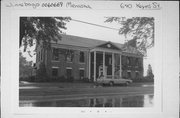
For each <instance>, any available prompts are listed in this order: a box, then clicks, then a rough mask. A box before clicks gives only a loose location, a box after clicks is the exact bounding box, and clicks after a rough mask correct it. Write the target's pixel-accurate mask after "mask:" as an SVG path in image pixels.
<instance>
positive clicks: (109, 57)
mask: <svg viewBox="0 0 180 118" xmlns="http://www.w3.org/2000/svg"><path fill="white" fill-rule="evenodd" d="M90 60H91V61H90V78H91V79H93V80H94V81H96V80H97V78H99V77H100V76H102V75H103V76H112V77H114V76H120V75H121V74H120V73H121V71H120V69H121V68H120V61H121V60H120V54H117V53H110V52H100V51H96V52H91V53H90Z"/></svg>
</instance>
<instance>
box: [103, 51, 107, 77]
mask: <svg viewBox="0 0 180 118" xmlns="http://www.w3.org/2000/svg"><path fill="white" fill-rule="evenodd" d="M105 73H106V67H105V52H103V75H104V76H106V75H105Z"/></svg>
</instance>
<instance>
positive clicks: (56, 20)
mask: <svg viewBox="0 0 180 118" xmlns="http://www.w3.org/2000/svg"><path fill="white" fill-rule="evenodd" d="M70 19H71V18H70V17H20V39H19V46H22V45H23V46H24V51H26V48H27V46H30V47H31V46H33V45H34V41H35V42H36V43H37V44H39V43H40V42H41V41H42V43H43V46H45V47H46V48H47V47H50V42H51V40H53V41H55V42H57V40H58V39H61V36H60V35H59V34H61V33H63V32H62V29H66V27H65V25H66V22H69V20H70Z"/></svg>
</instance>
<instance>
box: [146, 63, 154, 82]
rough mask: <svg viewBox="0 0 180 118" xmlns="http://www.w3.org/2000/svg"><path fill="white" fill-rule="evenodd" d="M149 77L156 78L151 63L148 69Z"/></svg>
mask: <svg viewBox="0 0 180 118" xmlns="http://www.w3.org/2000/svg"><path fill="white" fill-rule="evenodd" d="M147 77H149V78H150V79H153V78H154V74H153V71H152V67H151V65H150V64H149V65H148V69H147Z"/></svg>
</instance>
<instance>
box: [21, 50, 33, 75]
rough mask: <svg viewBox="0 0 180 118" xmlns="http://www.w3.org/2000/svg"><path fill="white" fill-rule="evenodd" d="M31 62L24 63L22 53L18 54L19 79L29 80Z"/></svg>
mask: <svg viewBox="0 0 180 118" xmlns="http://www.w3.org/2000/svg"><path fill="white" fill-rule="evenodd" d="M32 71H33V67H32V61H30V62H28V61H26V58H25V57H23V56H22V53H21V52H20V53H19V77H20V78H29V77H31V76H32Z"/></svg>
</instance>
